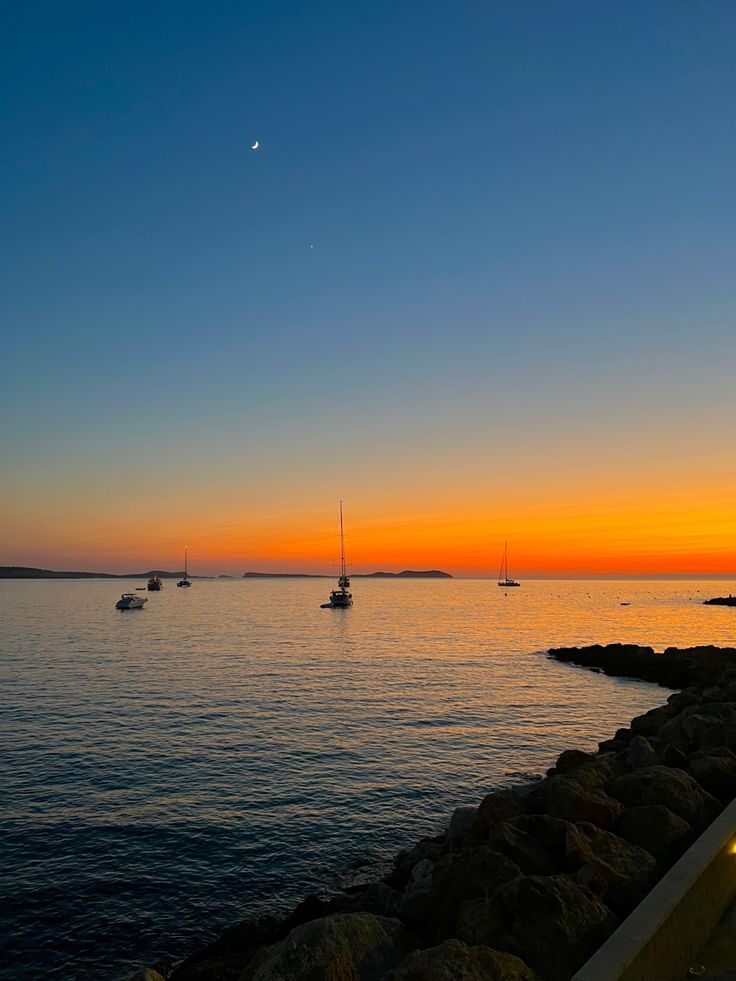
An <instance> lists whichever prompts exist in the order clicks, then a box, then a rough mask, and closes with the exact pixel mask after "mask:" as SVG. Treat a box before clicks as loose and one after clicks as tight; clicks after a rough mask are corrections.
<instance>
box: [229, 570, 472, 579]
mask: <svg viewBox="0 0 736 981" xmlns="http://www.w3.org/2000/svg"><path fill="white" fill-rule="evenodd" d="M334 578H335V577H334V576H332V575H327V574H324V573H312V572H244V573H243V579H334ZM350 578H351V579H452V578H453V576H451V575H450V573H449V572H440V570H439V569H428V570H427V571H416V572H415V571H414V570H413V569H404V571H403V572H351V574H350Z"/></svg>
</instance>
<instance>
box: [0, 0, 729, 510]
mask: <svg viewBox="0 0 736 981" xmlns="http://www.w3.org/2000/svg"><path fill="white" fill-rule="evenodd" d="M3 33H4V39H3V41H2V42H1V43H2V58H1V59H0V62H1V64H0V72H1V73H2V90H3V100H2V101H3V105H4V111H3V130H4V136H5V138H4V139H3V145H2V150H1V151H0V153H1V154H2V156H1V165H2V186H1V188H0V208H1V211H2V215H3V236H2V240H3V241H2V263H1V265H0V291H1V293H2V296H3V307H4V314H3V320H4V323H5V325H6V330H5V332H4V334H5V340H4V352H3V358H2V362H3V365H2V369H1V370H2V396H1V398H2V406H3V415H4V418H5V420H6V422H7V424H6V425H4V427H3V444H2V448H3V455H4V457H5V459H6V461H7V463H8V464H9V466H8V471H9V472H10V474H11V476H10V480H9V483H8V484H7V485H6V491H5V493H6V497H7V499H8V500H9V505H10V510H11V512H13V511H14V510H18V509H20V510H18V513H20V512H21V511H23V505H22V500H23V498H24V495H25V494H26V492H27V490H28V488H29V486H30V485H31V484H35V483H36V482H38V481H42V482H44V483H45V484H46V485H47V486H48V485H49V484H50V483H52V482H53V480H54V479H55V477H56V476H58V475H59V474H60V473H62V472H63V473H67V474H68V475H69V479H70V480H73V479H74V475H75V474H76V476H77V479H78V480H79V483H80V487H79V494H80V501H81V500H83V498H84V493H85V491H84V488H85V487H86V488H88V489H90V491H93V490H94V486H95V480H97V479H98V478H99V479H101V475H104V477H105V480H106V481H108V484H106V486H108V485H109V482H110V481H111V480H114V479H120V480H122V479H128V478H131V479H135V478H136V477H139V476H140V477H142V476H143V475H145V474H147V473H148V474H150V473H151V472H152V468H154V469H155V473H156V479H157V480H159V481H161V482H162V483H166V482H167V481H177V480H181V478H182V474H183V473H187V474H189V479H191V480H193V481H195V480H196V479H199V478H198V476H197V474H196V473H195V474H193V473H192V471H193V470H195V471H197V472H199V473H200V476H201V473H202V472H206V473H207V474H208V475H210V477H211V479H212V481H213V482H214V483H215V484H217V485H218V486H220V485H221V484H222V483H223V482H225V483H227V482H229V481H231V482H235V481H240V480H242V479H243V477H244V475H246V474H253V473H259V472H260V471H263V470H264V469H268V468H269V467H273V466H275V465H276V463H275V462H274V461H275V460H277V461H278V472H279V474H281V475H282V478H283V479H284V480H288V479H291V480H293V482H294V484H295V486H298V487H299V488H300V489H301V490H302V491H304V492H305V493H308V492H309V491H310V488H311V490H312V492H314V493H315V494H316V493H317V491H319V493H320V494H322V493H323V492H324V486H323V483H322V476H323V475H324V474H329V475H332V474H336V473H342V474H343V483H344V484H345V486H344V487H343V488H341V489H336V494H335V495H333V496H337V495H338V494H340V493H343V494H348V495H349V494H350V493H351V492H352V493H353V494H354V493H355V486H354V485H364V484H365V466H364V464H365V459H366V458H369V459H370V460H371V461H372V469H373V470H374V471H377V472H381V471H382V470H386V469H388V470H390V471H391V472H392V473H395V472H396V468H397V467H398V468H399V469H401V465H402V464H401V459H405V461H406V463H405V473H404V474H403V478H404V479H405V481H406V482H411V480H412V477H413V471H412V466H413V465H414V464H413V463H412V460H414V456H413V454H415V453H416V452H417V448H422V447H423V448H424V450H425V451H426V452H427V453H429V452H430V451H431V452H435V453H440V454H441V453H447V454H449V455H452V454H453V453H454V451H455V450H456V449H457V445H458V441H459V443H460V445H461V448H467V447H470V446H473V445H476V446H477V445H478V442H479V441H481V442H483V451H484V452H485V453H486V454H487V455H488V456H489V458H493V459H497V457H498V455H500V454H505V465H508V464H509V459H508V453H509V444H511V445H512V446H514V445H516V446H517V447H519V448H520V450H519V452H520V454H521V455H524V454H527V455H528V456H529V457H530V458H531V457H541V456H543V455H544V451H545V444H546V443H548V442H549V439H550V433H551V437H552V438H553V439H555V440H557V441H558V445H559V452H560V455H561V458H563V459H564V458H566V456H570V455H574V454H575V447H576V446H577V445H578V444H577V443H575V440H576V439H578V440H579V439H582V438H583V437H586V438H587V437H589V435H590V432H592V431H595V432H596V433H599V434H600V436H601V438H602V440H603V442H604V444H605V442H606V440H607V439H610V440H612V441H613V442H615V440H616V434H617V433H618V432H620V431H621V430H622V429H623V430H624V431H626V432H627V433H632V434H633V433H635V432H636V431H637V430H639V429H641V427H642V426H643V427H644V428H645V429H647V427H648V430H647V431H650V432H651V433H652V434H655V435H653V436H652V440H653V441H655V442H656V443H657V445H659V446H660V447H661V448H662V452H663V453H664V452H667V453H670V454H672V458H671V460H669V462H670V463H671V464H672V466H674V465H675V462H676V457H675V455H674V454H676V452H677V445H678V439H677V435H676V434H677V431H678V428H679V429H680V431H682V430H681V427H685V428H686V429H687V430H688V432H689V428H688V427H695V426H696V424H697V427H704V426H706V425H707V421H708V419H710V418H713V416H714V414H716V417H719V416H720V415H721V414H723V413H728V412H730V411H731V410H732V408H733V404H732V401H731V396H730V388H731V376H732V372H733V367H734V358H733V354H734V339H733V338H734V331H733V328H734V325H733V299H734V289H733V260H734V239H735V238H736V231H735V229H736V224H735V223H734V217H735V215H734V189H733V185H734V179H733V174H734V165H735V164H736V160H735V159H734V158H735V156H736V155H735V152H734V151H735V150H736V136H735V135H734V128H733V125H732V118H733V105H734V97H735V96H736V77H735V72H734V65H736V58H735V55H736V10H735V9H734V7H733V5H732V4H729V3H711V2H677V0H670V2H667V3H664V2H662V3H656V2H652V3H645V4H641V3H633V2H632V3H627V2H624V3H616V4H613V3H601V4H591V3H589V2H580V3H566V2H561V3H555V4H550V3H546V2H544V3H543V2H521V3H514V4H508V3H503V4H501V3H480V2H477V3H476V2H469V3H457V4H450V3H443V4H439V3H421V4H420V3H415V4H406V3H398V4H397V3H391V4H388V3H371V4H366V5H362V6H359V5H353V4H338V3H321V2H317V3H310V4H294V3H291V4H282V5H275V4H273V3H249V4H235V3H232V4H230V3H215V4H201V3H177V4H166V3H162V4H158V5H155V8H153V9H152V7H151V5H147V4H146V5H143V4H126V5H120V6H114V5H100V4H83V3H77V4H72V5H69V6H67V7H60V6H58V5H50V4H30V5H17V6H16V7H15V8H14V9H12V10H11V11H9V15H8V19H7V21H6V24H5V30H4V32H3ZM255 139H259V140H260V141H261V149H260V150H258V151H257V152H251V151H250V149H249V144H250V143H252V142H253V141H254V140H255ZM310 246H313V248H310ZM545 433H546V435H545ZM586 434H587V436H586ZM330 435H332V436H334V437H336V438H337V439H338V440H340V441H342V442H343V444H345V443H347V444H349V445H348V446H347V447H346V449H345V455H343V456H342V457H341V456H340V454H339V453H338V452H337V447H336V446H335V445H333V444H332V443H331V441H330V439H329V436H330ZM326 436H327V437H328V438H327V439H325V437H326ZM655 436H656V439H655ZM570 438H572V440H573V443H572V444H571V445H570V446H568V445H567V443H566V440H567V439H570ZM243 457H247V464H246V463H244V462H242V458H243ZM235 458H237V459H240V460H241V464H239V466H238V467H233V460H234V459H235ZM668 459H669V458H668ZM290 461H293V466H290ZM455 465H456V466H460V464H458V463H457V462H456V464H455ZM522 469H523V468H522ZM317 475H320V476H319V479H318V476H317ZM519 476H520V478H521V470H520V474H519ZM70 486H71V485H70ZM295 494H296V490H295ZM450 496H451V495H450ZM379 497H380V495H379ZM47 506H48V507H50V508H53V496H52V495H49V500H48V505H47ZM81 506H83V505H82V504H80V507H81ZM330 506H331V502H330ZM376 506H377V508H378V509H379V510H381V509H383V508H384V507H385V501H383V500H380V501H379V500H377V501H376ZM23 513H24V514H25V512H23ZM26 517H27V514H26Z"/></svg>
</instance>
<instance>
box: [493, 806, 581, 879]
mask: <svg viewBox="0 0 736 981" xmlns="http://www.w3.org/2000/svg"><path fill="white" fill-rule="evenodd" d="M571 835H572V836H574V835H575V827H574V825H573V824H571V823H570V822H569V821H563V820H561V819H560V818H553V817H550V816H549V815H547V814H533V815H524V816H522V817H517V818H512V819H511V820H510V821H502V822H501V823H500V824H497V825H494V827H493V828H491V831H490V833H489V836H488V843H489V844H490V846H491V847H492V848H494V849H495V850H496V851H498V852H501V854H502V855H505V856H506V857H507V858H509V859H511V861H512V862H514V863H515V864H516V865H518V866H519V868H520V869H521V871H522V872H524V873H526V874H529V875H552V874H554V873H555V872H564V871H565V870H566V868H567V850H568V839H569V837H570V836H571Z"/></svg>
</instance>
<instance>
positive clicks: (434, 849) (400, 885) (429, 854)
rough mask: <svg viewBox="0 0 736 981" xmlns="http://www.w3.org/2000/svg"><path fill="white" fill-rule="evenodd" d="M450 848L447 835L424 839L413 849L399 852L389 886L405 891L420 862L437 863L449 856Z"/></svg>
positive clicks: (389, 877)
mask: <svg viewBox="0 0 736 981" xmlns="http://www.w3.org/2000/svg"><path fill="white" fill-rule="evenodd" d="M449 848H450V846H449V842H448V840H447V835H446V834H442V835H437V836H436V837H434V838H422V840H421V841H419V842H417V844H416V845H414V846H413V847H412V848H410V849H408V850H407V851H404V852H399V854H398V855H397V856H396V858H395V859H394V867H393V871H392V872H391V874H390V875H389V876H388V879H387V882H388V884H389V885H390V886H391V887H392V888H394V889H399V890H403V889H405V888H406V885H407V883H408V881H409V877H410V876H411V873H412V869H413V868H414V866H415V865H417V863H418V862H421V861H423V860H424V859H428V860H429V861H430V862H436V861H437V859H438V858H440V857H441V856H442V855H446V854H447V852H448V851H449Z"/></svg>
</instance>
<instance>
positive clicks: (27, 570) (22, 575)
mask: <svg viewBox="0 0 736 981" xmlns="http://www.w3.org/2000/svg"><path fill="white" fill-rule="evenodd" d="M183 575H184V570H183V569H182V571H181V572H164V571H163V570H161V569H151V570H150V571H149V572H56V571H54V570H53V569H34V568H32V567H30V566H25V565H0V579H150V578H151V576H158V577H159V579H181V577H182V576H183ZM189 578H190V579H202V578H207V577H203V576H191V575H190V576H189Z"/></svg>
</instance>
